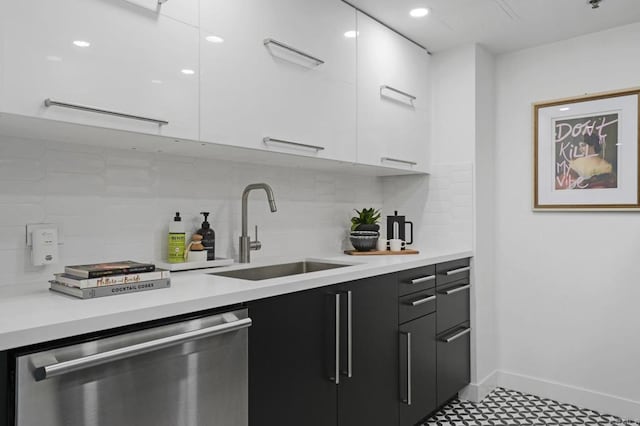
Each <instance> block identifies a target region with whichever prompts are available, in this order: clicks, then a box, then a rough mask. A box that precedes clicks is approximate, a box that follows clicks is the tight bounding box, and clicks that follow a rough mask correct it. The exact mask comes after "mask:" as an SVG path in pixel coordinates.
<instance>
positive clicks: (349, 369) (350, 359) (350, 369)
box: [347, 291, 353, 378]
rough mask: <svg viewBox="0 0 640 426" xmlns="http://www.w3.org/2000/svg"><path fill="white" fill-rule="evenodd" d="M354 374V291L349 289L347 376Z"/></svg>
mask: <svg viewBox="0 0 640 426" xmlns="http://www.w3.org/2000/svg"><path fill="white" fill-rule="evenodd" d="M352 376H353V293H352V292H351V291H347V377H349V378H351V377H352Z"/></svg>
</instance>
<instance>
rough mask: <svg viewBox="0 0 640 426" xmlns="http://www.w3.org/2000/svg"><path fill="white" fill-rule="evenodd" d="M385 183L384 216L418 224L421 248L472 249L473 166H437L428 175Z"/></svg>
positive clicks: (417, 244) (417, 238)
mask: <svg viewBox="0 0 640 426" xmlns="http://www.w3.org/2000/svg"><path fill="white" fill-rule="evenodd" d="M383 180H384V184H383V187H384V194H383V197H384V208H383V216H386V215H391V214H393V212H394V210H398V214H400V215H404V216H406V219H407V220H410V221H412V222H413V223H414V225H415V230H414V247H416V248H419V249H429V248H453V249H470V248H471V247H472V226H473V167H472V164H471V163H458V164H438V165H434V166H433V167H432V173H431V175H429V176H395V177H386V178H383Z"/></svg>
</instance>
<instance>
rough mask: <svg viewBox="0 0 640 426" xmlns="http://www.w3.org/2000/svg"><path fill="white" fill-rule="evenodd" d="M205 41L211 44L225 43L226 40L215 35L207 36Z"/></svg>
mask: <svg viewBox="0 0 640 426" xmlns="http://www.w3.org/2000/svg"><path fill="white" fill-rule="evenodd" d="M204 39H205V40H207V41H208V42H209V43H224V39H223V38H222V37H219V36H215V35H210V36H207V37H205V38H204Z"/></svg>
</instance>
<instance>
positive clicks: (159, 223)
mask: <svg viewBox="0 0 640 426" xmlns="http://www.w3.org/2000/svg"><path fill="white" fill-rule="evenodd" d="M387 179H395V178H387ZM254 182H267V183H269V184H270V185H271V186H272V187H273V190H274V192H275V195H276V203H277V205H278V212H276V213H273V214H272V213H270V212H269V208H268V204H267V201H266V196H265V194H264V193H263V192H259V191H255V192H253V193H252V194H251V197H250V205H249V207H250V208H249V225H250V231H251V233H252V234H253V226H254V225H255V224H257V225H259V228H260V229H259V232H260V235H259V238H260V240H261V241H262V244H263V248H262V250H261V251H259V252H252V253H251V256H252V259H260V258H268V257H276V256H326V255H335V254H337V253H340V251H341V250H343V249H344V248H346V235H347V230H348V227H349V219H350V217H351V216H352V213H353V209H354V208H358V209H360V208H362V207H369V206H373V207H376V208H381V207H382V205H383V180H382V179H381V178H376V177H365V176H351V175H338V174H334V173H330V172H318V171H310V170H304V169H300V168H295V164H292V168H283V167H272V166H267V165H252V164H244V163H233V162H228V161H215V160H205V159H195V158H187V157H179V156H170V155H167V154H161V153H157V154H151V153H143V152H138V151H125V150H115V149H101V148H98V147H90V146H84V145H76V144H69V143H61V142H54V141H37V140H30V139H21V138H16V137H7V136H0V271H2V274H0V285H11V284H19V283H24V282H38V281H39V282H43V283H45V282H46V280H48V279H50V278H51V274H52V273H54V272H59V271H61V270H62V269H63V266H64V265H65V264H77V263H90V262H99V261H105V260H121V259H134V260H143V261H146V260H154V259H156V260H157V259H162V258H164V256H165V255H166V238H167V237H166V233H167V231H168V225H169V221H170V220H171V219H172V218H173V215H174V213H175V212H176V211H180V213H181V215H182V216H183V217H184V221H185V225H186V229H187V231H189V232H193V231H195V230H196V229H198V228H199V227H200V223H201V221H202V220H201V216H200V214H199V212H201V211H210V212H211V213H212V226H213V228H214V230H215V231H216V250H217V253H218V256H225V257H236V256H237V250H238V247H237V246H238V242H237V239H238V236H239V234H240V199H241V194H242V190H243V189H244V187H245V186H246V185H247V184H249V183H254ZM41 222H45V223H56V224H59V225H60V228H61V239H62V241H63V243H64V244H63V245H62V246H61V247H60V263H59V264H58V265H53V266H48V267H33V266H30V265H29V251H28V250H27V249H26V242H25V235H24V233H25V230H24V227H25V225H26V224H27V223H41Z"/></svg>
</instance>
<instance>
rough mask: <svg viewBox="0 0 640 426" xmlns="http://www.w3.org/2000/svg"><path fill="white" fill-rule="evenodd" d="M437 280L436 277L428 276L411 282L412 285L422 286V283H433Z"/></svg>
mask: <svg viewBox="0 0 640 426" xmlns="http://www.w3.org/2000/svg"><path fill="white" fill-rule="evenodd" d="M435 279H436V276H435V275H428V276H426V277H420V278H415V279H413V280H411V284H422V283H426V282H428V281H433V280H435Z"/></svg>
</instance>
